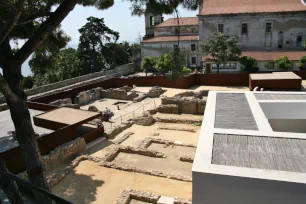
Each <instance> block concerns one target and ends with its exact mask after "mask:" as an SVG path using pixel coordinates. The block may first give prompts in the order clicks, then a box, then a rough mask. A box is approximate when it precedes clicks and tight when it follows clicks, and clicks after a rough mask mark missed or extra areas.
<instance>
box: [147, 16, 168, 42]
mask: <svg viewBox="0 0 306 204" xmlns="http://www.w3.org/2000/svg"><path fill="white" fill-rule="evenodd" d="M163 21H164V17H163V15H162V14H155V15H154V14H152V13H146V14H145V28H146V35H145V37H144V38H148V37H154V27H155V26H156V25H158V24H160V23H162V22H163Z"/></svg>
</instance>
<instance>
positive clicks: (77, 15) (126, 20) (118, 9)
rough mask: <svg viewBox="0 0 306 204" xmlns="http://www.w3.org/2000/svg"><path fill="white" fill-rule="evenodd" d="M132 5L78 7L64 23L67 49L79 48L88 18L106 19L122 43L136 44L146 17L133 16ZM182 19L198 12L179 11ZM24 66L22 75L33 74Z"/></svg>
mask: <svg viewBox="0 0 306 204" xmlns="http://www.w3.org/2000/svg"><path fill="white" fill-rule="evenodd" d="M130 7H131V3H130V2H128V1H122V0H115V3H114V5H113V6H112V7H111V8H109V9H107V10H97V9H96V8H94V7H82V6H76V7H75V8H74V10H73V11H71V12H70V13H69V15H68V16H67V17H66V18H65V19H64V21H63V22H62V29H63V30H64V31H65V32H66V33H67V34H68V35H69V36H70V37H71V41H70V42H69V44H68V46H67V47H73V48H77V46H78V42H79V37H80V35H79V32H78V29H80V28H81V27H82V26H83V25H85V24H86V22H87V20H86V19H87V18H88V17H90V16H94V17H97V18H104V21H105V24H106V25H107V26H108V27H109V28H110V29H112V30H114V31H117V32H119V33H120V38H119V42H120V41H129V42H134V41H136V39H137V38H138V37H139V35H141V36H144V33H145V20H144V16H140V17H138V16H132V15H131V9H130ZM178 11H179V14H180V16H181V17H195V16H196V15H197V13H198V12H197V11H189V10H186V9H184V8H181V7H180V8H179V9H178ZM164 17H165V20H166V19H168V18H172V17H174V16H173V15H164ZM29 60H30V58H29V59H28V60H27V61H26V62H25V63H24V64H23V66H22V74H23V75H24V76H27V75H29V74H31V70H30V68H29V65H28V61H29Z"/></svg>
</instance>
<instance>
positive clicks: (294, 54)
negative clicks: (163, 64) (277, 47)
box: [202, 51, 306, 61]
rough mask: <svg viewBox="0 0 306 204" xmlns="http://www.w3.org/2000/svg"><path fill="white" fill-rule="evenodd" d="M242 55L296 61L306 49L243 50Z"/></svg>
mask: <svg viewBox="0 0 306 204" xmlns="http://www.w3.org/2000/svg"><path fill="white" fill-rule="evenodd" d="M242 56H250V57H253V58H255V59H256V60H257V61H273V60H275V59H277V58H279V57H282V56H287V57H288V58H289V60H293V61H297V60H300V59H301V57H303V56H306V51H243V52H242ZM202 60H204V61H212V57H211V56H203V57H202Z"/></svg>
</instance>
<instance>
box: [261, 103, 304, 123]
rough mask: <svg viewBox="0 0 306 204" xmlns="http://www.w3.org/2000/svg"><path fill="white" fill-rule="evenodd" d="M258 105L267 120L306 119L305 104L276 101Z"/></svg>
mask: <svg viewBox="0 0 306 204" xmlns="http://www.w3.org/2000/svg"><path fill="white" fill-rule="evenodd" d="M259 104H260V107H261V109H262V111H263V112H264V114H265V116H266V118H267V119H306V103H305V102H290V101H278V102H260V103H259ZM305 125H306V124H305Z"/></svg>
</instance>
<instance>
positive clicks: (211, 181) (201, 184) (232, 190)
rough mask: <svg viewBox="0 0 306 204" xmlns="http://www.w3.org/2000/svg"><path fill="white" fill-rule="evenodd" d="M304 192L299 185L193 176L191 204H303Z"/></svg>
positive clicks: (193, 173) (304, 188)
mask: <svg viewBox="0 0 306 204" xmlns="http://www.w3.org/2000/svg"><path fill="white" fill-rule="evenodd" d="M240 169H242V168H240ZM243 170H244V171H250V169H248V168H243ZM263 171H264V170H263ZM305 192H306V185H305V184H301V183H291V182H280V181H274V180H266V179H255V178H247V177H235V176H226V175H218V174H207V173H200V172H192V204H203V203H209V204H305V203H306V194H305Z"/></svg>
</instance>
